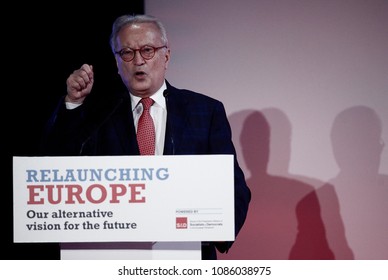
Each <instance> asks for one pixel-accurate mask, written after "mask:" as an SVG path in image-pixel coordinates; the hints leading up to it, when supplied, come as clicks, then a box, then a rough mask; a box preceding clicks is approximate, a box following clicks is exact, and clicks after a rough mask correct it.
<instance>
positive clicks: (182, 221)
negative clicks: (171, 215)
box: [176, 217, 187, 229]
mask: <svg viewBox="0 0 388 280" xmlns="http://www.w3.org/2000/svg"><path fill="white" fill-rule="evenodd" d="M176 228H177V229H187V217H176Z"/></svg>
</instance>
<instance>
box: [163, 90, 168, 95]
mask: <svg viewBox="0 0 388 280" xmlns="http://www.w3.org/2000/svg"><path fill="white" fill-rule="evenodd" d="M163 96H164V97H167V96H168V91H167V89H165V90H164V91H163Z"/></svg>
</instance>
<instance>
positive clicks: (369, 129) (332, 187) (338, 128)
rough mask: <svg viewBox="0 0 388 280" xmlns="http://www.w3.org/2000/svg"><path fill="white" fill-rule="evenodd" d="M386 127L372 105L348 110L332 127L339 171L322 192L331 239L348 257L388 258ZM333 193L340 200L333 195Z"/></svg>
mask: <svg viewBox="0 0 388 280" xmlns="http://www.w3.org/2000/svg"><path fill="white" fill-rule="evenodd" d="M382 127H383V126H382V122H381V119H380V118H379V116H378V115H377V113H376V112H375V111H374V110H373V109H371V108H369V107H367V106H354V107H350V108H347V109H345V110H343V111H342V112H340V113H339V114H338V115H337V116H336V118H335V119H334V122H333V125H332V130H331V143H332V148H333V153H334V157H335V160H336V162H337V164H338V167H339V172H338V174H337V175H336V176H335V177H334V178H332V179H331V180H329V182H328V183H327V184H325V185H324V186H322V187H321V188H320V190H319V191H318V196H319V199H320V203H321V206H322V218H323V221H324V224H325V227H326V230H327V238H328V242H329V244H330V246H331V248H332V249H333V251H334V253H335V254H336V255H339V256H342V258H344V259H346V258H354V259H363V260H372V259H388V219H387V214H388V203H387V199H388V175H386V174H380V173H379V168H380V160H381V154H382V151H383V148H384V142H383V139H382V138H381V137H382ZM328 194H329V195H328ZM333 196H335V197H336V201H333V200H332V199H328V197H330V198H332V197H333ZM333 205H335V207H338V208H339V209H340V213H341V216H342V220H343V223H344V230H345V234H346V239H347V241H348V242H349V246H350V248H351V249H352V254H353V256H352V255H349V254H348V253H349V252H346V251H345V252H344V251H343V248H342V247H341V246H339V245H338V242H337V241H338V240H337V238H336V232H337V228H336V225H335V224H333V219H332V209H333ZM344 253H345V254H344ZM346 253H347V254H346Z"/></svg>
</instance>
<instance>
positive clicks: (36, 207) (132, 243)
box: [13, 155, 234, 259]
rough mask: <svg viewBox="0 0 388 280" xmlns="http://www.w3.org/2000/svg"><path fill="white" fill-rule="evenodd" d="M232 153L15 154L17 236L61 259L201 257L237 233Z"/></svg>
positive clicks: (230, 239) (18, 241) (15, 219)
mask: <svg viewBox="0 0 388 280" xmlns="http://www.w3.org/2000/svg"><path fill="white" fill-rule="evenodd" d="M233 172H234V171H233V156H232V155H194V156H183V155H182V156H176V155H175V156H96V157H86V156H82V157H14V158H13V176H14V178H13V179H14V186H13V187H14V242H17V243H21V242H35V243H36V242H40V243H42V242H58V243H60V244H61V258H62V259H200V258H201V241H221V240H225V241H232V240H234V187H233V182H234V179H233V178H234V174H233Z"/></svg>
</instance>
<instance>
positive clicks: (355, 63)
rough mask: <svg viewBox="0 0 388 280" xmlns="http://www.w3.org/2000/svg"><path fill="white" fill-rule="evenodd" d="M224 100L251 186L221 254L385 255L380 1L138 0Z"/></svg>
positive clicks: (192, 80) (185, 69)
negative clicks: (239, 227)
mask: <svg viewBox="0 0 388 280" xmlns="http://www.w3.org/2000/svg"><path fill="white" fill-rule="evenodd" d="M145 11H146V13H148V14H152V15H155V16H157V17H159V18H160V19H161V20H162V21H163V22H164V23H165V25H166V27H167V31H168V36H169V39H170V47H171V53H172V59H171V63H170V65H169V69H168V77H167V78H168V80H169V81H170V82H171V83H172V84H173V85H175V86H177V87H181V88H188V89H192V90H195V91H199V92H202V93H205V94H207V95H209V96H212V97H215V98H217V99H219V100H221V101H223V103H224V105H225V107H226V110H227V112H228V116H229V119H230V122H231V125H232V129H233V133H234V134H233V138H234V142H235V145H236V149H237V152H238V157H239V161H240V164H241V166H242V168H243V169H244V172H245V174H246V177H247V180H248V183H249V184H250V188H251V190H252V194H253V200H252V203H251V209H250V213H249V215H248V219H247V222H246V225H245V227H244V229H243V231H242V232H241V234H240V235H239V237H238V239H237V240H236V243H235V245H234V246H233V248H232V249H231V250H230V252H229V254H227V255H221V256H220V258H232V259H233V258H234V259H288V258H312V259H314V258H333V257H334V258H336V259H340V258H345V259H352V258H355V259H376V258H380V259H388V239H387V238H386V236H388V219H387V218H386V215H387V214H388V178H387V177H388V175H387V174H388V149H387V147H385V148H384V147H383V145H384V141H385V143H388V109H387V108H388V1H384V0H369V1H364V0H353V1H334V0H328V1H327V0H313V1H311V0H290V1H286V0H284V1H282V0H277V1H271V0H244V1H233V0H207V1H198V0H185V1H181V0H165V1H163V0H146V1H145Z"/></svg>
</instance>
